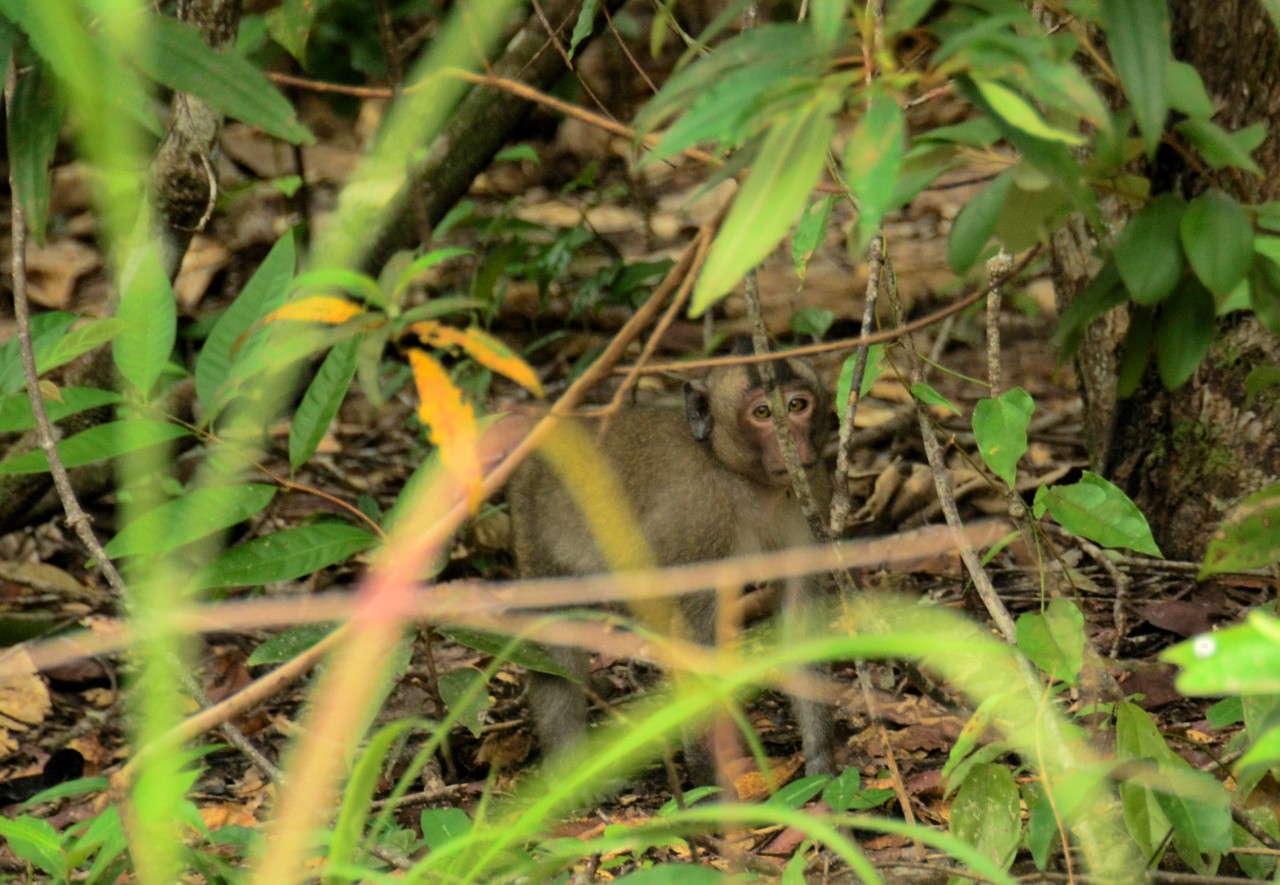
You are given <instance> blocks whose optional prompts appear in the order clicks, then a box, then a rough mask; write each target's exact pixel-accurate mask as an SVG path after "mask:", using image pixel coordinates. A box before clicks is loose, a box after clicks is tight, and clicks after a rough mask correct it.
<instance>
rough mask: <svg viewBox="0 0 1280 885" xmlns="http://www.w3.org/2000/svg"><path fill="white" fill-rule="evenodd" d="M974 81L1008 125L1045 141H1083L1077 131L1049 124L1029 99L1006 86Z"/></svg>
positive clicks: (1076, 143) (991, 82) (1074, 143)
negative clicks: (1068, 130)
mask: <svg viewBox="0 0 1280 885" xmlns="http://www.w3.org/2000/svg"><path fill="white" fill-rule="evenodd" d="M974 83H975V84H976V85H977V87H978V90H979V91H980V92H981V93H982V96H983V98H985V99H986V100H987V103H988V104H990V105H991V108H992V110H994V111H995V112H996V113H997V114H999V115H1000V117H1001V119H1003V120H1004V121H1005V122H1006V123H1008V124H1009V125H1010V126H1013V127H1014V128H1016V129H1021V130H1022V131H1023V132H1025V133H1027V134H1028V135H1030V136H1033V137H1035V138H1042V139H1044V140H1045V141H1057V142H1061V143H1062V144H1069V145H1073V146H1075V145H1080V144H1083V143H1084V138H1083V137H1082V136H1081V135H1080V134H1079V133H1076V132H1067V131H1066V130H1064V129H1056V128H1054V127H1053V126H1050V125H1049V124H1048V123H1046V122H1045V121H1044V117H1042V116H1040V112H1039V111H1037V110H1036V109H1035V108H1034V107H1033V106H1032V105H1031V103H1030V102H1029V101H1027V100H1026V99H1025V98H1023V97H1022V96H1021V95H1019V94H1018V93H1016V92H1014V91H1013V90H1012V89H1010V88H1008V87H1007V86H1004V85H1003V84H1001V83H996V82H994V81H991V80H978V79H975V80H974Z"/></svg>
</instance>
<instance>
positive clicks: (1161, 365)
mask: <svg viewBox="0 0 1280 885" xmlns="http://www.w3.org/2000/svg"><path fill="white" fill-rule="evenodd" d="M1214 314H1215V311H1214V305H1213V296H1212V295H1211V294H1209V291H1208V290H1207V289H1205V287H1204V286H1202V285H1200V281H1199V280H1197V279H1196V278H1195V277H1192V276H1190V275H1188V276H1186V277H1183V279H1182V283H1181V284H1180V285H1179V286H1178V288H1177V289H1176V290H1175V291H1174V293H1173V295H1172V296H1171V297H1170V298H1169V299H1168V300H1167V301H1165V303H1164V304H1163V305H1161V310H1160V318H1159V320H1158V321H1157V324H1156V339H1155V348H1156V368H1158V369H1159V370H1160V380H1161V381H1162V382H1164V386H1165V387H1166V388H1168V389H1169V390H1177V389H1178V388H1179V387H1181V386H1182V385H1183V384H1185V383H1187V381H1188V380H1190V378H1191V376H1192V375H1193V374H1194V373H1195V370H1196V368H1197V367H1198V366H1199V365H1200V363H1201V361H1203V360H1204V356H1205V354H1207V353H1208V352H1209V345H1210V344H1211V343H1212V342H1213V330H1214V318H1215V317H1214Z"/></svg>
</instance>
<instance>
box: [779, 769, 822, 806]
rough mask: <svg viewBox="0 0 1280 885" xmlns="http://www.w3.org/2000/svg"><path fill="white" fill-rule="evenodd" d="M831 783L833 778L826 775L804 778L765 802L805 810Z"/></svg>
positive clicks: (786, 785)
mask: <svg viewBox="0 0 1280 885" xmlns="http://www.w3.org/2000/svg"><path fill="white" fill-rule="evenodd" d="M830 782H831V777H830V776H829V775H825V774H824V775H810V776H807V777H802V778H800V779H799V780H794V781H792V782H791V783H789V784H785V785H784V786H783V787H782V788H781V789H780V790H778V791H777V792H776V793H774V794H773V795H772V796H770V797H769V798H768V799H767V800H765V801H766V803H767V804H769V805H781V806H782V807H783V808H803V807H804V804H805V803H806V802H808V801H809V800H810V799H813V798H815V797H817V795H818V794H819V793H821V792H822V791H823V789H824V788H825V787H826V786H827V784H829V783H830Z"/></svg>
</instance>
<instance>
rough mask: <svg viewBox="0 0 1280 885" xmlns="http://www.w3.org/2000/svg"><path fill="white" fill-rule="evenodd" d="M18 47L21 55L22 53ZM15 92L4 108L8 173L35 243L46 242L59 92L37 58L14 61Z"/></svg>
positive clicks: (59, 116) (61, 106)
mask: <svg viewBox="0 0 1280 885" xmlns="http://www.w3.org/2000/svg"><path fill="white" fill-rule="evenodd" d="M22 55H23V54H22V53H19V58H21V57H22ZM18 70H19V71H20V72H21V73H19V74H18V76H17V77H16V83H15V85H14V90H13V97H12V100H11V101H10V102H9V107H8V108H7V113H8V125H7V126H5V133H6V135H7V136H8V139H9V153H8V156H9V179H10V181H11V182H12V183H13V188H14V193H16V194H17V196H18V200H19V202H21V204H22V211H23V212H24V213H25V214H26V221H27V227H28V228H29V230H30V233H31V237H32V239H34V240H35V241H36V242H37V243H43V242H44V232H45V225H46V223H47V222H48V220H49V164H50V163H51V162H52V161H53V152H54V150H55V149H56V148H57V147H58V130H59V129H60V128H61V126H62V122H63V115H64V113H65V111H66V108H65V107H64V102H63V101H62V95H61V92H60V91H59V90H57V89H55V88H54V81H53V77H52V76H51V75H50V73H49V71H48V69H47V67H46V65H45V63H44V62H43V61H41V60H40V59H38V58H37V59H29V60H24V61H23V62H22V63H20V64H19V65H18Z"/></svg>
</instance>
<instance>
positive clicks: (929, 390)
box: [911, 381, 960, 415]
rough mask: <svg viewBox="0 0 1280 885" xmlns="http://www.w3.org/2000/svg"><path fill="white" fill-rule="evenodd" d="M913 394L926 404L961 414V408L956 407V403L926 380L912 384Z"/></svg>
mask: <svg viewBox="0 0 1280 885" xmlns="http://www.w3.org/2000/svg"><path fill="white" fill-rule="evenodd" d="M911 395H912V396H914V397H915V398H916V399H918V400H920V402H922V403H924V404H925V405H929V406H936V407H938V408H940V409H946V410H947V411H948V412H951V413H952V414H955V415H959V414H960V410H959V409H957V408H956V406H955V403H953V402H951V400H949V399H947V398H946V397H945V396H943V395H942V394H940V393H938V391H936V390H934V389H933V387H932V386H930V385H929V384H927V383H926V382H923V381H921V382H920V383H918V384H912V385H911Z"/></svg>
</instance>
